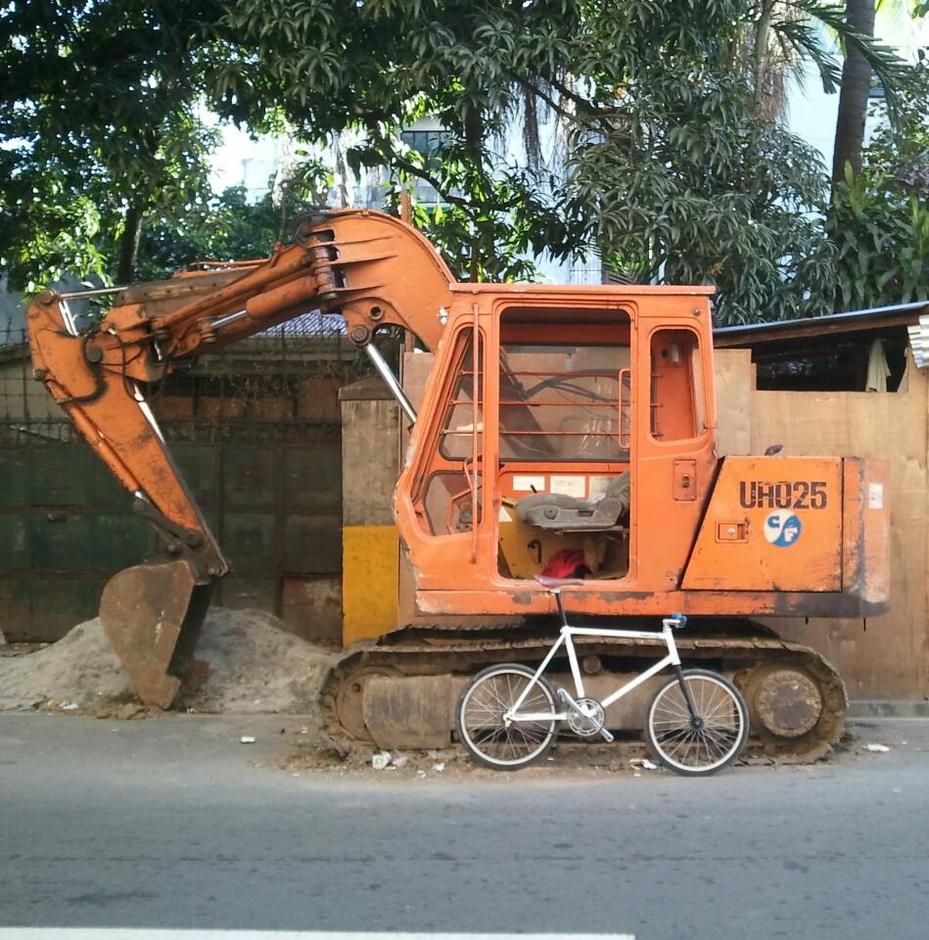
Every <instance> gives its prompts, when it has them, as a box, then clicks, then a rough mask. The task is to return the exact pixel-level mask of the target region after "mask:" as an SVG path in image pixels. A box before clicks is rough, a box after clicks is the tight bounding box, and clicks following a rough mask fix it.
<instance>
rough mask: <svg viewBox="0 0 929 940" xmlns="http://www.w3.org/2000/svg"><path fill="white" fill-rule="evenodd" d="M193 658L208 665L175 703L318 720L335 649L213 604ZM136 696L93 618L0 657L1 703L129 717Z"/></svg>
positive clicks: (265, 617)
mask: <svg viewBox="0 0 929 940" xmlns="http://www.w3.org/2000/svg"><path fill="white" fill-rule="evenodd" d="M197 658H198V659H203V660H206V661H207V662H208V663H209V664H210V671H209V674H208V675H207V678H206V681H205V682H204V684H203V685H202V686H201V687H200V688H199V689H198V690H197V691H195V692H191V693H187V694H182V695H181V696H179V697H178V700H177V702H176V707H178V708H182V709H192V710H193V711H197V712H225V713H231V714H256V713H268V712H270V713H280V714H300V715H307V716H308V718H317V719H318V714H317V712H318V706H317V697H318V695H319V687H320V684H321V682H322V679H323V677H324V676H325V674H326V671H327V669H328V668H329V666H330V665H331V663H333V662H334V661H335V660H336V659H337V658H338V654H337V653H335V652H333V651H332V650H328V649H325V648H322V647H318V646H314V645H312V644H310V643H307V642H306V641H305V640H302V639H300V638H299V637H296V636H294V635H293V634H291V633H287V632H286V631H285V630H283V629H281V627H280V626H279V621H278V620H277V619H276V618H274V617H272V616H271V615H270V614H265V613H262V612H261V611H245V610H223V609H221V608H217V609H215V610H211V611H210V612H209V614H208V615H207V618H206V621H205V622H204V624H203V631H202V634H201V637H200V644H199V646H198V647H197ZM137 701H138V700H137V698H136V696H135V693H134V692H133V689H132V685H131V684H130V682H129V679H128V677H127V675H126V673H125V672H124V671H123V668H122V666H120V664H119V661H118V660H117V659H116V656H115V654H114V653H113V651H112V650H111V649H110V646H109V644H108V643H107V641H106V637H105V636H104V635H103V628H102V627H101V626H100V621H99V619H94V620H88V621H87V622H86V623H81V624H78V626H76V627H75V628H74V629H73V630H71V631H70V633H68V634H67V635H66V636H64V637H63V638H62V639H61V640H59V641H58V642H57V643H55V644H53V645H52V646H49V647H46V648H45V649H42V650H39V651H37V652H35V653H31V654H29V655H28V656H15V657H9V658H6V657H5V658H0V710H7V711H9V710H14V709H28V708H42V707H46V708H51V709H57V710H66V711H80V712H83V713H85V714H87V713H92V714H124V715H125V716H127V717H128V716H130V715H131V714H133V713H135V712H138V711H139V708H137V707H136V703H137ZM75 706H76V707H75Z"/></svg>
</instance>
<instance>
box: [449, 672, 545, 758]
mask: <svg viewBox="0 0 929 940" xmlns="http://www.w3.org/2000/svg"><path fill="white" fill-rule="evenodd" d="M534 675H535V670H534V669H530V668H529V667H528V666H523V665H521V664H519V663H500V664H498V665H496V666H488V667H487V668H486V669H483V670H481V671H480V672H479V673H477V675H475V676H474V678H473V679H472V680H471V681H470V682H469V683H468V684H467V685H466V686H465V687H464V689H463V690H462V693H461V697H460V698H459V700H458V707H457V708H456V709H455V726H456V730H457V731H458V740H459V741H461V743H462V744H464V746H465V747H466V748H467V750H468V751H469V753H470V754H471V756H472V757H473V758H474V760H476V761H477V762H478V763H479V764H483V766H485V767H490V768H492V769H493V770H519V769H520V768H521V767H528V766H529V765H530V764H533V763H535V762H536V761H539V760H541V759H542V758H543V757H545V755H546V754H548V752H549V750H550V749H551V746H552V744H553V743H554V741H555V737H556V735H557V733H558V719H557V718H556V717H555V715H556V713H557V709H556V707H555V692H554V690H553V689H552V687H551V684H550V683H549V682H548V680H547V679H545V678H544V677H539V679H537V680H536V683H535V684H536V686H537V687H538V691H537V692H536V691H533V692H530V694H529V698H528V699H527V700H526V702H524V703H523V706H522V707H523V708H524V709H526V710H527V711H535V712H545V711H550V712H551V714H552V717H551V720H545V721H539V722H535V723H531V724H529V723H513V724H511V725H510V726H509V727H507V726H506V725H505V723H504V721H503V715H504V713H505V712H506V710H507V709H508V708H510V707H511V706H512V705H513V704H514V703H515V702H516V700H517V699H518V698H519V696H520V694H521V693H522V691H523V690H524V689H525V688H526V686H527V684H529V683H530V682H531V681H532V678H533V676H534Z"/></svg>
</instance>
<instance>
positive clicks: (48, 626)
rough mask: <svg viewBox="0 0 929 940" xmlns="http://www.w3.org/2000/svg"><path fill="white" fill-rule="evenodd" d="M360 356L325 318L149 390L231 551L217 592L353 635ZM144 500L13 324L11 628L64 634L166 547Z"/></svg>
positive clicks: (6, 524) (223, 598)
mask: <svg viewBox="0 0 929 940" xmlns="http://www.w3.org/2000/svg"><path fill="white" fill-rule="evenodd" d="M355 360H356V354H355V352H354V350H352V349H351V347H350V346H348V345H347V343H346V342H345V339H344V337H342V336H341V334H340V333H339V332H338V330H335V329H332V328H330V327H329V326H328V324H327V323H325V322H324V321H322V320H319V319H317V320H316V321H313V320H311V321H309V323H307V322H304V324H302V330H300V331H296V330H294V329H293V328H291V329H290V330H288V331H287V332H285V331H284V330H281V329H279V330H276V331H274V332H273V333H271V334H268V335H264V336H262V337H257V338H254V339H252V340H248V341H246V342H244V343H242V344H240V345H239V346H237V347H234V348H233V349H232V350H230V351H228V352H224V353H218V354H215V355H213V356H211V357H209V358H208V359H204V360H203V361H202V363H200V364H198V365H197V366H196V367H195V368H194V369H193V370H192V371H190V372H187V373H184V374H181V375H175V376H171V377H169V379H168V380H167V381H166V382H164V383H163V385H162V386H161V387H160V388H158V389H151V390H149V393H150V401H151V404H152V407H153V409H154V411H155V413H156V415H157V416H158V417H159V422H160V424H161V426H162V429H163V431H164V433H165V437H166V439H167V440H168V441H169V443H170V445H171V449H172V453H173V454H174V456H175V458H176V462H177V464H178V465H179V467H180V469H181V471H182V472H183V474H184V476H185V478H186V479H187V482H188V484H189V485H190V487H191V489H192V491H193V493H194V495H195V496H196V498H197V500H198V501H199V503H200V505H201V507H202V508H203V510H204V513H205V515H206V517H207V519H208V521H209V522H210V525H211V526H212V527H213V529H214V532H215V534H216V535H217V537H218V539H219V541H220V544H221V545H222V546H223V549H224V550H225V552H226V554H227V555H228V557H229V558H230V561H231V562H232V566H233V573H232V574H231V575H230V576H229V577H228V578H226V579H224V581H223V582H222V584H221V585H220V587H219V589H218V591H217V594H216V600H215V602H216V603H219V604H222V605H225V606H234V607H255V608H261V609H265V610H269V611H272V612H274V613H276V614H278V615H280V616H282V617H283V618H284V619H285V620H286V621H287V622H288V623H289V624H290V626H291V628H292V629H293V630H295V631H296V632H298V633H301V634H302V635H305V636H307V637H310V638H316V639H328V640H337V639H338V636H339V613H340V607H339V594H338V592H339V574H340V568H341V528H340V526H341V466H340V452H341V447H340V429H339V411H338V398H337V393H338V388H339V387H340V386H341V385H344V384H346V383H347V382H348V381H351V379H352V378H354V377H355V375H356V364H355ZM130 502H131V499H130V497H129V495H128V494H127V493H125V492H124V491H123V490H122V488H121V487H120V486H119V485H118V484H117V483H116V482H115V480H114V479H113V478H112V477H111V476H110V474H109V473H108V471H107V470H106V468H105V467H104V466H103V465H102V464H101V463H100V461H99V460H97V458H96V457H95V456H94V454H93V453H92V452H91V450H90V448H89V447H88V446H87V445H86V444H85V443H84V442H83V440H82V439H80V437H79V436H78V435H76V433H75V432H74V429H73V428H72V427H71V424H70V422H69V421H68V420H67V418H66V416H65V415H64V414H63V413H62V412H61V411H60V410H58V409H57V406H55V405H54V403H53V402H51V400H50V399H49V398H48V396H47V393H46V392H45V389H44V387H42V386H41V384H39V383H35V382H33V381H32V379H31V363H30V361H29V357H28V351H27V348H26V346H25V343H24V337H23V336H22V335H21V334H12V333H7V334H6V335H5V336H0V534H2V537H0V627H2V630H3V632H4V634H5V635H6V636H7V638H8V639H10V640H54V639H57V638H58V637H60V636H61V635H63V634H64V633H65V632H66V631H67V630H68V629H70V627H72V626H73V625H74V624H76V623H78V622H80V621H81V620H83V619H87V618H88V617H92V616H94V615H95V613H96V610H97V604H98V600H99V594H100V590H101V588H102V586H103V584H104V583H105V582H106V580H107V578H108V577H109V576H110V575H111V574H112V573H113V572H114V571H117V570H119V569H120V568H124V567H126V566H128V565H131V564H135V563H138V562H140V561H141V560H142V559H143V557H144V556H145V555H146V554H147V553H149V552H150V551H151V550H152V548H153V545H154V542H153V538H152V536H151V533H150V530H149V528H148V526H147V525H146V524H145V523H144V522H143V521H141V520H140V519H139V518H138V517H136V516H135V515H134V514H133V513H132V512H131V509H130Z"/></svg>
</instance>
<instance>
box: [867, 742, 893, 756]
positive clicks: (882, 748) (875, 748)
mask: <svg viewBox="0 0 929 940" xmlns="http://www.w3.org/2000/svg"><path fill="white" fill-rule="evenodd" d="M864 749H865V750H866V751H872V752H873V753H875V754H885V753H886V752H887V751H889V750H890V748H889V747H888V746H887V745H886V744H866V745H865V746H864Z"/></svg>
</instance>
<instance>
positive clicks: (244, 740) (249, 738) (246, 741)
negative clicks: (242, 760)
mask: <svg viewBox="0 0 929 940" xmlns="http://www.w3.org/2000/svg"><path fill="white" fill-rule="evenodd" d="M239 741H240V743H242V744H254V743H255V739H254V738H253V737H252V736H251V735H250V734H243V735H242V737H241V738H239Z"/></svg>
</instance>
